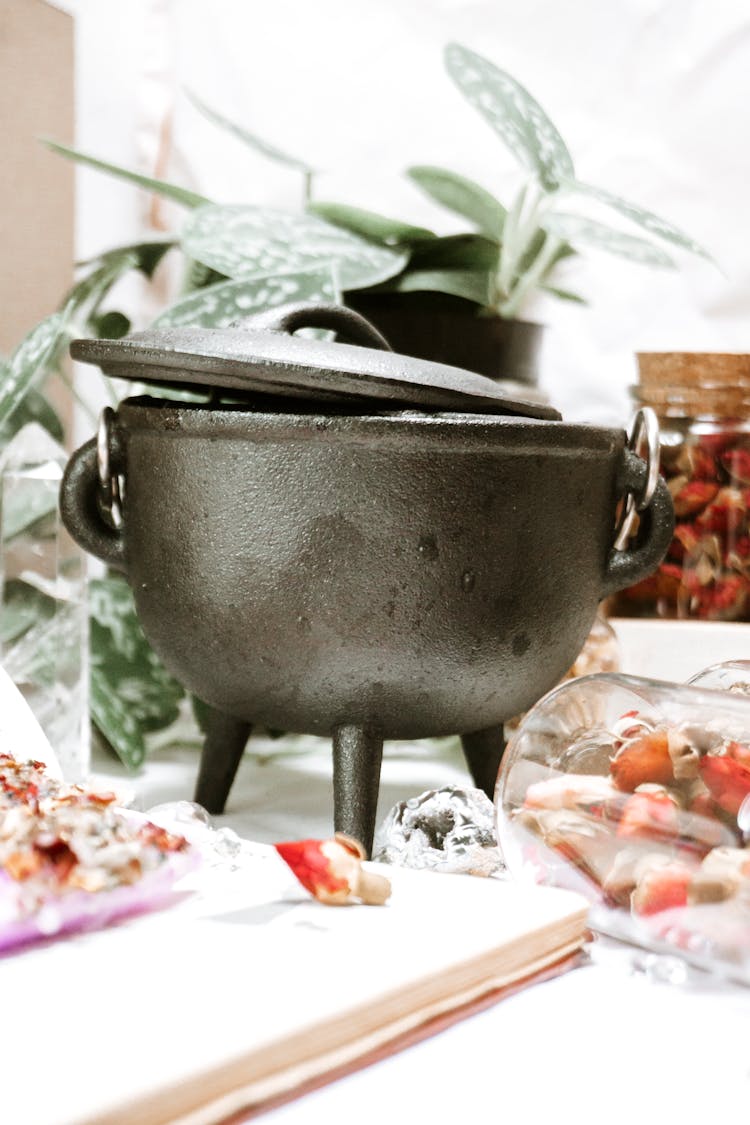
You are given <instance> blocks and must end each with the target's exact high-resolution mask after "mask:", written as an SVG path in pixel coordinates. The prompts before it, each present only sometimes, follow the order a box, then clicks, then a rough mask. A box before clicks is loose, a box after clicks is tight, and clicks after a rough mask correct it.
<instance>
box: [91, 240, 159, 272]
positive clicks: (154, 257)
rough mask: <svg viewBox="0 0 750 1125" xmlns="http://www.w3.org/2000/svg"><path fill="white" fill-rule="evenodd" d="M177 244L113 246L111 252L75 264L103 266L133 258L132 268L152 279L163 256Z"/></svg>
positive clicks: (148, 243)
mask: <svg viewBox="0 0 750 1125" xmlns="http://www.w3.org/2000/svg"><path fill="white" fill-rule="evenodd" d="M176 245H177V243H176V242H175V241H174V239H166V240H163V239H162V240H159V241H149V242H132V243H130V245H128V246H115V247H113V249H112V250H105V251H104V253H102V254H97V255H96V257H94V258H88V259H87V260H84V261H82V262H77V263H76V265H78V266H93V265H97V264H98V265H104V264H105V263H107V262H111V261H113V260H119V259H120V258H123V257H125V256H128V257H129V256H130V255H132V256H133V259H134V262H133V264H134V266H135V268H136V269H138V270H140V271H141V273H143V274H145V275H146V277H147V278H149V279H150V278H152V277H153V275H154V272H155V270H156V267H157V266H158V265H159V262H161V260H162V258H163V257H164V255H165V254H166V253H167V251H168V250H171V249H172V248H173V247H174V246H176Z"/></svg>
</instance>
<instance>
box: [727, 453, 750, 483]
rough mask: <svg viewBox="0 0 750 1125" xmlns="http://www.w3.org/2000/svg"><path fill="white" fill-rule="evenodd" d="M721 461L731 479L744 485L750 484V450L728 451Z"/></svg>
mask: <svg viewBox="0 0 750 1125" xmlns="http://www.w3.org/2000/svg"><path fill="white" fill-rule="evenodd" d="M719 460H720V462H721V465H722V467H723V469H724V470H725V472H727V473H728V474H729V476H730V477H732V478H733V479H734V480H736V481H740V482H741V483H742V484H750V450H748V449H728V450H726V451H725V452H724V453H722V454H721V456H720V458H719Z"/></svg>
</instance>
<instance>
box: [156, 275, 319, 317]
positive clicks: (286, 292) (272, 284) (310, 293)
mask: <svg viewBox="0 0 750 1125" xmlns="http://www.w3.org/2000/svg"><path fill="white" fill-rule="evenodd" d="M339 299H340V295H339V293H338V292H337V290H336V285H335V283H334V279H333V275H332V273H331V270H330V269H321V270H307V271H305V272H304V273H285V274H279V273H277V274H256V275H255V276H253V277H245V278H242V279H241V280H240V281H222V282H219V284H218V285H209V286H207V287H206V288H205V289H198V290H197V291H196V292H194V293H190V294H189V296H187V297H183V298H182V300H180V301H177V303H176V304H174V305H172V307H171V308H169V309H167V310H166V311H165V312H163V313H162V314H161V316H159V317H157V319H156V320H155V321H154V326H155V327H164V326H165V325H179V324H190V325H201V326H203V327H204V328H226V326H227V325H229V324H232V323H233V322H234V321H237V320H241V319H242V317H245V316H250V315H251V314H252V313H254V312H261V311H262V310H263V309H269V308H274V307H275V306H277V305H285V304H287V303H289V302H291V301H338V300H339Z"/></svg>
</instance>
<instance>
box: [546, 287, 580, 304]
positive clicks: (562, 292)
mask: <svg viewBox="0 0 750 1125" xmlns="http://www.w3.org/2000/svg"><path fill="white" fill-rule="evenodd" d="M539 288H540V289H542V290H543V291H544V292H545V293H549V295H550V296H551V297H557V299H558V300H559V301H572V302H573V303H574V304H576V305H587V304H588V301H587V300H586V298H585V297H581V295H580V294H579V293H572V292H571V291H570V289H560V288H558V286H556V285H540V286H539Z"/></svg>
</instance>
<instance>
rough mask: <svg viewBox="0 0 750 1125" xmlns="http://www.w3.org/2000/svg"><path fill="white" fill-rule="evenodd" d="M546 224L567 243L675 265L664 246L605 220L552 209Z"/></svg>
mask: <svg viewBox="0 0 750 1125" xmlns="http://www.w3.org/2000/svg"><path fill="white" fill-rule="evenodd" d="M542 224H543V226H544V228H545V230H548V231H549V232H550V233H551V234H556V235H557V236H558V238H564V239H565V240H566V241H567V242H572V243H576V242H583V243H588V244H589V245H591V246H596V247H598V249H600V250H607V251H608V252H609V253H610V254H617V255H618V256H619V257H621V258H628V259H629V260H630V261H631V262H641V263H643V265H647V266H658V267H661V268H664V269H673V268H674V264H675V263H674V261H673V260H672V258H670V256H669V254H667V253H666V251H664V250H662V249H661V247H660V246H655V245H654V244H653V243H652V242H646V240H645V239H643V238H635V237H634V236H633V235H632V234H625V233H624V232H623V231H620V230H615V229H614V228H613V227H608V226H605V225H604V224H603V223H596V222H594V221H593V219H584V218H583V217H582V216H581V215H565V214H562V213H560V212H552V213H550V214H549V215H546V216H545V217H544V218H543V220H542Z"/></svg>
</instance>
